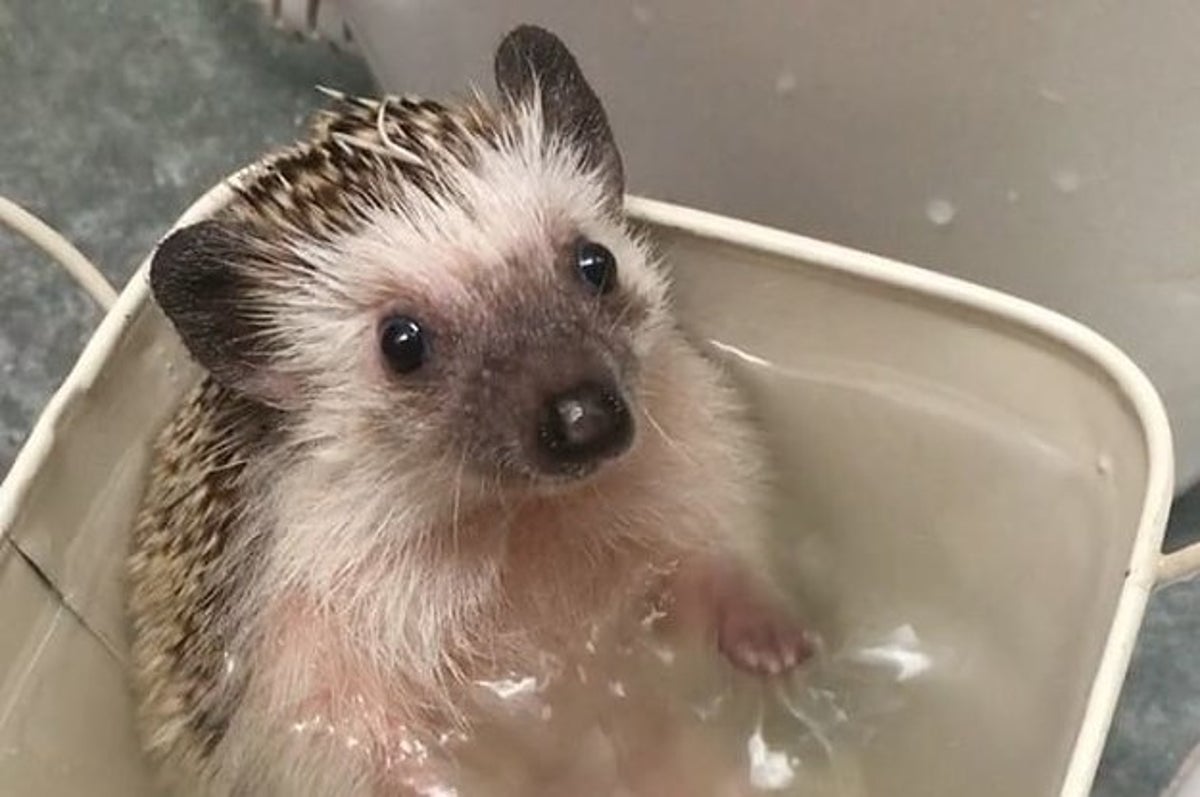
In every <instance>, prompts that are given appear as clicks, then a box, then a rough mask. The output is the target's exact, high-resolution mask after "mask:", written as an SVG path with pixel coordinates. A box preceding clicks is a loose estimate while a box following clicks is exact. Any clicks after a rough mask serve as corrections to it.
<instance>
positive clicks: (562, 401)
mask: <svg viewBox="0 0 1200 797" xmlns="http://www.w3.org/2000/svg"><path fill="white" fill-rule="evenodd" d="M537 432H538V434H537V440H538V453H539V455H540V458H541V459H542V461H543V463H544V464H545V465H546V466H548V468H549V469H551V470H554V471H561V470H567V471H570V470H578V469H580V468H583V467H587V466H591V465H595V464H598V463H599V462H601V461H603V460H606V459H610V458H612V457H615V456H618V455H620V454H621V453H623V452H624V451H625V450H626V449H627V448H629V444H630V442H631V441H632V440H633V423H632V422H631V420H630V417H629V407H628V405H627V404H626V403H625V400H624V399H623V398H622V397H621V394H620V391H619V390H618V389H617V388H616V387H615V386H614V385H612V384H608V383H603V382H596V381H591V380H589V381H585V382H582V383H580V384H578V385H576V386H575V387H573V388H571V389H569V390H565V391H562V392H559V393H555V394H552V395H551V396H549V397H548V398H547V399H546V400H545V402H544V403H543V405H542V407H541V412H540V414H539V417H538V430H537Z"/></svg>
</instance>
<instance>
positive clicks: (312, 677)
mask: <svg viewBox="0 0 1200 797" xmlns="http://www.w3.org/2000/svg"><path fill="white" fill-rule="evenodd" d="M494 74H495V80H496V85H497V89H498V92H497V98H496V99H489V98H487V97H485V96H484V95H483V94H482V93H481V92H479V91H473V92H470V93H469V96H467V97H465V98H464V99H461V100H458V101H455V102H452V103H445V104H443V103H440V102H434V101H431V100H427V99H421V98H415V97H385V98H382V99H379V100H374V99H364V98H358V97H351V96H346V95H342V94H338V93H336V92H333V93H331V94H332V101H331V102H330V103H329V105H328V107H327V109H325V110H323V111H321V112H319V113H318V114H317V115H316V116H315V117H314V120H313V122H312V124H311V126H310V130H309V133H308V135H307V137H306V138H305V139H304V140H303V141H302V142H300V143H298V144H296V145H294V146H292V147H290V148H288V149H286V150H284V151H281V152H279V153H277V154H275V155H274V156H272V157H269V158H267V159H264V160H263V161H261V162H260V164H259V165H257V166H256V167H253V168H252V170H251V171H250V172H248V173H247V174H245V175H243V177H242V178H240V179H239V180H238V181H237V184H236V186H235V192H234V193H235V196H234V198H233V199H232V201H231V202H230V203H229V204H228V206H226V207H225V208H223V209H222V210H220V211H219V212H217V213H216V214H214V215H213V216H212V217H211V218H209V219H207V220H204V221H200V222H197V223H195V224H192V225H191V226H186V227H183V228H180V229H178V230H176V231H174V232H173V233H171V234H170V235H168V236H167V237H166V238H165V239H164V240H163V241H162V242H161V243H160V244H159V245H158V247H157V248H156V250H155V252H154V254H153V256H152V260H151V266H150V273H149V277H150V284H151V290H152V294H153V296H154V298H155V300H156V303H157V305H158V306H159V307H160V308H161V310H162V311H163V312H164V313H165V315H166V318H167V320H168V321H169V322H170V324H171V326H172V327H173V328H174V330H175V331H176V332H177V333H178V335H179V337H180V339H181V340H182V342H183V344H184V346H185V347H186V349H187V351H188V352H189V354H190V356H191V357H192V358H194V360H195V361H197V362H198V363H199V365H200V366H201V367H202V369H203V371H204V375H203V377H202V379H201V381H200V383H199V384H198V385H197V386H196V387H195V388H194V389H193V391H192V392H191V393H190V394H189V395H188V396H187V397H185V399H184V400H183V402H182V404H181V407H180V409H179V410H178V411H177V412H176V414H175V415H174V417H173V419H172V420H171V421H170V422H169V424H168V425H167V427H166V428H165V429H164V431H163V432H162V433H161V436H160V438H159V439H158V442H157V445H156V449H155V455H154V460H153V462H154V464H153V467H152V472H151V474H150V478H149V482H148V485H149V486H148V488H147V492H146V494H145V497H144V499H143V502H142V505H141V508H140V513H139V515H138V518H137V520H136V524H135V527H134V531H133V535H132V547H131V553H130V555H129V559H128V569H127V572H128V582H129V584H128V613H129V617H130V624H131V628H132V631H131V637H132V654H131V660H132V671H133V686H134V690H135V694H136V697H137V702H138V723H139V730H140V735H141V739H142V743H143V746H144V748H145V750H146V752H147V754H148V756H149V757H150V758H151V759H152V760H153V761H154V762H155V763H156V764H157V768H158V770H159V772H160V773H161V774H162V776H163V778H164V780H165V781H166V782H167V783H168V784H170V785H172V786H174V787H175V788H179V789H183V790H185V791H189V792H198V793H202V794H212V795H307V794H311V795H354V796H355V797H357V796H358V795H372V796H374V795H408V794H450V793H462V794H469V793H476V792H456V791H447V790H446V788H448V787H446V786H445V784H446V783H449V782H450V781H451V780H453V777H454V776H453V774H452V768H450V769H447V767H448V764H447V761H451V762H452V759H453V758H454V756H452V755H448V756H439V755H436V754H435V753H436V752H437V751H438V750H439V749H441V750H445V749H447V746H448V745H450V742H448V741H447V740H448V739H459V740H461V739H464V738H469V737H470V735H471V732H472V729H473V728H476V727H480V724H481V723H485V722H486V721H487V717H488V716H489V714H488V712H489V711H493V710H494V706H493V707H491V708H489V706H488V704H487V701H485V700H482V699H481V698H480V696H479V695H480V692H479V689H478V688H477V687H478V685H479V684H487V683H494V682H496V679H499V678H503V677H505V676H506V675H511V674H514V673H516V674H530V673H532V674H536V676H537V678H538V679H541V681H539V682H545V681H552V680H553V679H554V677H555V675H554V674H555V673H559V674H560V675H561V674H562V673H568V672H576V671H578V672H582V671H581V670H579V669H578V667H575V668H573V666H572V662H577V661H579V660H580V659H579V657H580V656H585V655H588V654H595V653H596V639H597V638H599V637H598V636H597V635H598V633H599V634H600V636H603V633H606V632H605V631H604V629H621V628H625V627H626V626H627V625H630V623H629V622H627V621H628V620H629V618H635V619H636V622H632V624H631V625H630V627H642V626H644V625H645V623H644V622H643V621H644V619H645V617H644V616H642V615H641V614H639V613H641V612H643V611H644V609H645V607H647V606H650V607H652V608H653V609H654V611H655V612H657V614H655V615H653V616H656V617H667V618H668V619H667V621H666V622H665V624H660V625H663V627H666V628H668V631H667V632H664V633H675V632H678V633H680V634H683V635H684V636H686V637H687V638H689V639H695V640H699V644H701V645H702V646H707V648H708V649H711V650H712V651H713V654H712V658H714V659H716V660H718V661H726V662H727V665H726V666H731V667H732V668H735V669H736V670H739V671H742V672H744V673H750V674H751V675H750V676H748V677H754V678H760V679H770V678H772V677H775V676H777V675H778V674H779V673H782V672H785V671H788V670H791V669H792V668H794V667H796V666H797V665H798V664H799V663H800V662H801V661H802V660H803V659H804V658H805V657H806V656H807V655H808V654H809V653H810V652H811V640H810V638H809V637H808V635H807V634H806V632H805V630H804V628H803V627H802V626H801V625H800V624H799V623H798V622H797V621H796V620H795V618H794V617H793V614H792V612H791V611H790V610H789V608H788V607H787V605H786V602H785V601H782V600H781V599H780V594H781V593H780V592H779V590H778V589H777V588H776V586H775V585H774V584H773V582H772V580H771V579H770V578H768V577H767V576H766V575H765V574H766V573H767V572H768V564H769V563H768V561H767V558H768V557H767V554H766V551H765V539H766V532H765V528H766V521H765V516H766V515H765V512H766V510H765V506H766V500H765V491H766V486H765V485H766V483H767V478H766V475H765V467H764V461H765V460H764V454H763V446H762V444H761V441H760V440H759V438H758V435H757V434H756V432H755V430H754V427H753V424H752V423H751V421H750V416H749V412H748V410H747V408H746V406H745V404H744V402H743V401H742V400H741V399H740V397H739V395H738V393H737V391H736V390H735V389H734V387H733V386H732V385H731V383H730V381H729V379H728V378H727V376H726V375H725V374H723V372H722V371H721V369H720V368H719V367H718V365H717V364H716V363H714V362H713V361H711V360H710V359H709V358H708V357H707V356H706V355H705V354H704V353H703V351H702V350H701V348H699V347H698V346H696V345H694V344H693V343H692V342H691V341H690V339H689V337H688V336H687V334H686V333H685V332H684V331H683V330H682V328H681V326H680V325H679V323H677V321H676V320H675V319H674V316H673V314H672V310H671V306H670V301H669V292H668V281H667V280H668V278H667V274H666V270H665V266H664V265H663V264H662V263H660V262H658V260H657V259H656V256H655V255H654V253H653V251H652V248H651V246H650V244H649V242H648V241H647V240H646V238H645V236H644V234H642V233H639V232H638V230H637V228H636V227H635V226H634V225H633V224H632V223H631V222H630V221H629V220H628V219H627V218H626V216H625V214H624V209H623V202H624V199H623V198H624V190H625V182H624V173H623V166H622V161H621V157H620V154H619V152H618V150H617V148H616V145H615V142H614V139H613V135H612V132H611V129H610V126H609V122H608V118H607V115H606V113H605V111H604V109H603V107H602V105H601V104H600V101H599V99H598V98H597V96H596V94H595V93H594V91H593V90H592V88H591V87H590V86H589V84H588V83H587V81H586V80H585V79H584V77H583V75H582V73H581V71H580V69H579V66H578V63H577V62H576V60H575V58H574V57H573V55H572V54H571V52H570V51H569V50H568V49H567V47H566V46H565V45H564V44H563V42H562V41H561V40H559V39H558V38H557V37H556V36H555V35H553V34H551V33H549V32H548V31H545V30H543V29H540V28H537V27H532V26H522V27H519V28H517V29H515V30H513V31H512V32H511V33H509V34H508V35H507V36H506V37H504V38H503V40H502V41H501V43H500V45H499V47H498V49H497V51H496V53H495V57H494ZM664 607H665V608H664ZM637 618H640V619H637ZM598 629H600V631H599V632H598ZM672 629H673V630H672ZM614 633H616V632H614ZM620 633H624V632H623V631H622V632H620ZM688 635H690V636H688ZM585 637H586V638H585ZM584 650H586V651H587V652H588V653H587V654H585V653H583V651H584ZM564 680H566V679H564ZM497 727H502V726H497ZM538 744H542V743H541V742H539V743H538ZM572 744H574V741H572ZM439 746H440V747H439ZM534 746H537V745H534ZM578 753H579V750H573V752H572V753H571V755H573V756H575V757H578V756H577V754H578ZM484 780H485V782H486V777H485V779H484ZM560 783H561V781H560ZM431 784H432V785H431ZM437 784H442V785H441V786H438V785H437ZM438 788H442V791H438V790H437V789H438ZM547 789H549V790H547ZM484 791H486V789H484V790H483V791H480V792H478V793H484ZM489 793H491V792H489ZM495 793H498V792H495ZM515 793H523V794H533V793H546V794H552V793H557V794H566V793H571V794H585V793H587V790H586V788H584V787H580V786H578V785H577V786H575V787H571V788H570V789H566V787H561V786H560V787H554V788H551V787H546V788H544V789H543V790H542V791H541V792H538V791H537V790H536V789H535V788H534V787H533V786H530V785H526V786H524V787H522V788H521V789H518V790H517V791H516V792H515ZM596 793H600V792H596ZM605 793H607V792H605ZM657 793H660V794H661V793H662V792H657ZM692 793H693V794H694V793H696V792H692Z"/></svg>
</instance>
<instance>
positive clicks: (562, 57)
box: [495, 25, 625, 208]
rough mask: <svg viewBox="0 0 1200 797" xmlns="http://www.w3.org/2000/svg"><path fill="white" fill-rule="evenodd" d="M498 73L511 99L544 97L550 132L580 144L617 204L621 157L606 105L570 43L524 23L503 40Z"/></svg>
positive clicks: (621, 183)
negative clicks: (592, 85) (581, 68)
mask: <svg viewBox="0 0 1200 797" xmlns="http://www.w3.org/2000/svg"><path fill="white" fill-rule="evenodd" d="M495 71H496V86H497V88H499V89H500V91H501V93H503V94H504V95H505V97H506V98H507V99H508V101H509V102H513V103H518V104H519V103H525V102H531V101H532V100H533V99H534V98H535V97H539V98H540V104H541V111H542V118H543V120H544V122H545V125H546V130H547V132H548V133H550V134H552V135H558V136H561V137H563V138H565V139H566V140H567V142H568V143H570V144H571V145H572V146H575V147H578V148H579V150H580V151H581V152H582V153H583V156H584V160H585V163H586V164H587V166H589V167H591V168H597V169H599V170H600V172H601V174H603V176H604V180H605V184H606V187H607V188H608V190H609V194H610V197H611V199H612V200H613V201H614V203H615V204H616V206H617V207H618V208H619V207H620V205H621V202H622V200H623V196H624V193H625V174H624V169H623V167H622V166H621V155H620V153H619V152H618V151H617V145H616V142H615V141H614V140H613V135H612V130H611V129H610V128H609V126H608V116H607V115H606V114H605V113H604V107H603V106H602V105H601V104H600V99H599V98H598V97H597V96H596V93H595V92H594V91H592V87H591V86H589V85H588V83H587V81H586V80H585V79H584V77H583V73H582V72H581V71H580V70H579V64H578V63H576V61H575V57H574V56H573V55H571V51H570V50H568V49H567V46H566V45H565V44H563V43H562V41H561V40H560V39H559V38H558V37H557V36H555V35H554V34H553V33H550V32H549V31H547V30H543V29H542V28H538V27H535V26H533V25H522V26H521V27H519V28H516V29H515V30H513V31H512V32H511V33H509V34H508V35H507V36H505V37H504V40H503V41H502V42H500V46H499V47H498V48H497V50H496V60H495Z"/></svg>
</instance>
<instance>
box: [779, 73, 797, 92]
mask: <svg viewBox="0 0 1200 797" xmlns="http://www.w3.org/2000/svg"><path fill="white" fill-rule="evenodd" d="M795 90H796V73H795V72H793V71H792V70H790V69H785V70H783V71H782V72H780V73H779V75H777V76H776V78H775V93H776V94H779V95H785V94H791V93H792V92H793V91H795Z"/></svg>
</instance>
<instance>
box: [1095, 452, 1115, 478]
mask: <svg viewBox="0 0 1200 797" xmlns="http://www.w3.org/2000/svg"><path fill="white" fill-rule="evenodd" d="M1112 469H1113V460H1112V457H1110V456H1109V455H1108V454H1101V455H1100V456H1099V457H1097V458H1096V472H1097V473H1099V474H1100V475H1102V476H1107V475H1108V474H1110V473H1112Z"/></svg>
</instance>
